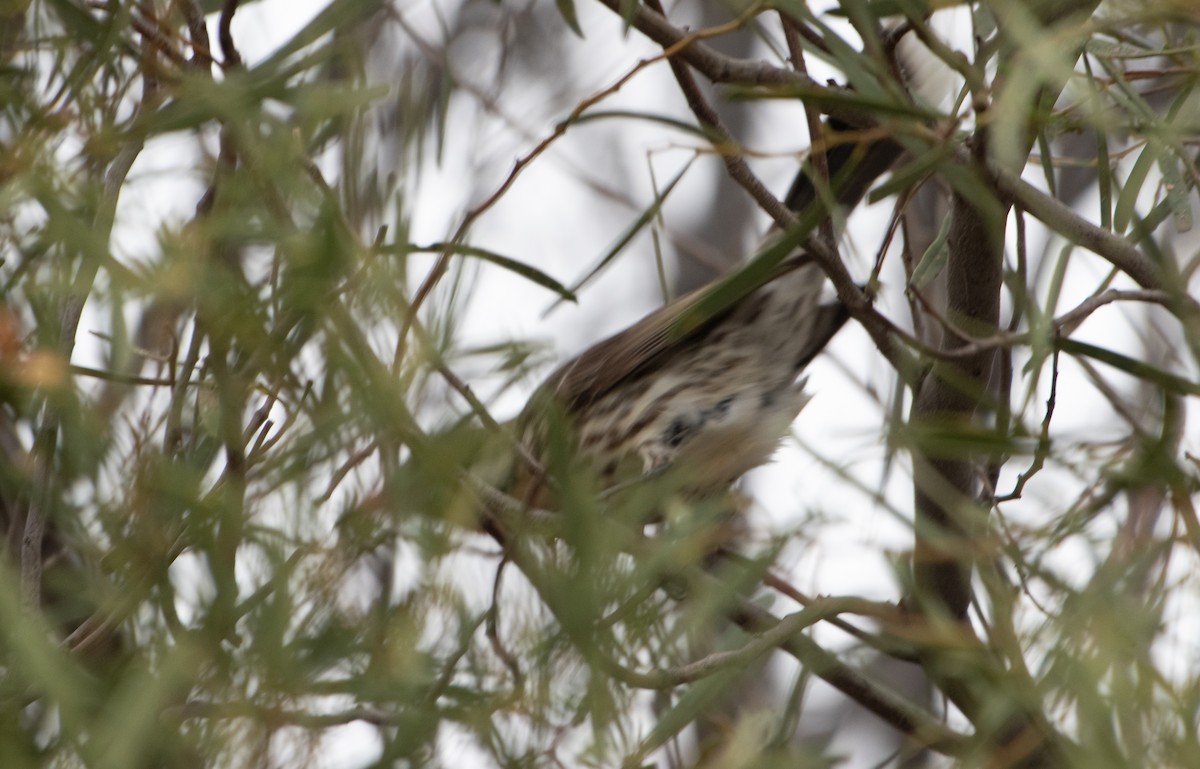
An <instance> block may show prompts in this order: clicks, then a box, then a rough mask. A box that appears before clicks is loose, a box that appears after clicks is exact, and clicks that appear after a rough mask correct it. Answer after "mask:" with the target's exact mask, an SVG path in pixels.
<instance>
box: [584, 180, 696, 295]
mask: <svg viewBox="0 0 1200 769" xmlns="http://www.w3.org/2000/svg"><path fill="white" fill-rule="evenodd" d="M691 167H692V161H690V160H689V161H688V162H687V163H686V164H685V165H684V167H683V168H681V169H680V170H679V173H677V174H675V177H674V178H672V179H671V181H670V182H668V183H667V186H666V188H665V189H663V191H662V192H660V193H659V194H658V195H656V196H655V197H654V200H652V201H651V202H650V205H649V206H648V207H647V208H646V209H645V210H643V211H642V213H641V215H640V216H638V218H637V219H636V220H634V222H633V224H631V225H629V227H628V228H627V229H626V230H625V232H623V233H621V235H620V237H618V238H617V241H616V242H615V243H613V245H612V246H610V247H609V249H608V251H606V252H605V253H604V254H603V255H602V256H601V257H600V260H599V261H598V262H596V264H595V266H593V267H592V268H591V269H590V270H588V271H587V273H586V274H585V275H584V276H583V277H582V278H580V279H579V281H578V282H576V283H575V285H574V286H572V287H571V289H570V291H571V292H573V293H578V292H579V291H580V290H581V289H582V288H583V287H584V286H586V285H587V284H588V283H590V282H591V281H592V280H593V279H594V278H595V277H596V276H597V275H599V274H600V273H601V272H602V271H603V270H604V268H606V267H607V266H608V265H609V263H611V262H612V260H613V259H615V258H616V257H617V255H618V254H620V253H621V251H622V250H624V248H625V247H626V246H627V245H629V242H630V241H631V240H633V239H634V237H635V236H637V234H638V233H639V232H641V231H642V230H643V229H644V228H645V227H646V225H648V224H650V222H652V221H654V218H655V217H656V216H658V212H659V210H661V209H662V207H663V203H665V202H666V200H667V196H669V195H670V194H671V192H672V191H673V190H674V189H675V185H676V184H679V182H680V180H681V179H683V176H684V174H686V173H687V172H688V169H689V168H691Z"/></svg>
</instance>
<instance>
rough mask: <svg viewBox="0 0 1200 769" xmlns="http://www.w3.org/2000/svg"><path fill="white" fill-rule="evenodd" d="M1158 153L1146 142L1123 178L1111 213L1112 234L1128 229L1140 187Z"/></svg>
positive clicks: (1157, 149)
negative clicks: (1123, 182)
mask: <svg viewBox="0 0 1200 769" xmlns="http://www.w3.org/2000/svg"><path fill="white" fill-rule="evenodd" d="M1158 153H1159V147H1158V145H1157V144H1156V143H1155V142H1154V141H1153V140H1147V142H1146V146H1145V147H1144V148H1143V149H1142V153H1141V154H1140V155H1138V159H1137V160H1136V161H1134V164H1133V168H1131V169H1129V175H1128V176H1127V177H1125V184H1124V186H1123V187H1122V188H1121V193H1120V194H1119V195H1118V196H1117V207H1116V210H1115V211H1114V212H1113V231H1114V232H1125V230H1126V229H1128V227H1129V222H1130V221H1131V220H1132V219H1133V214H1134V209H1135V207H1136V206H1137V199H1138V195H1139V194H1141V191H1142V186H1143V185H1144V184H1145V183H1146V176H1147V175H1148V174H1149V173H1150V168H1151V166H1153V165H1154V163H1155V162H1156V161H1157V160H1158Z"/></svg>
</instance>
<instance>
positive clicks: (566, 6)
mask: <svg viewBox="0 0 1200 769" xmlns="http://www.w3.org/2000/svg"><path fill="white" fill-rule="evenodd" d="M554 4H555V5H557V6H558V13H559V15H561V16H562V19H563V21H565V22H566V23H567V26H568V27H570V28H571V31H572V32H574V33H575V34H576V35H579V37H581V38H582V37H583V29H582V28H581V27H580V26H579V16H578V14H576V13H575V0H554Z"/></svg>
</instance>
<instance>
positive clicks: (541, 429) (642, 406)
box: [511, 119, 902, 509]
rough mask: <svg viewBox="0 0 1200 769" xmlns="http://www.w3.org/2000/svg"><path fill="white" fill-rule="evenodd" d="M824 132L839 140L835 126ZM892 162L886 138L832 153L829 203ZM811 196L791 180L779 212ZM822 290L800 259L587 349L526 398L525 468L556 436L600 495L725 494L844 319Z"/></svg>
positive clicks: (694, 296)
mask: <svg viewBox="0 0 1200 769" xmlns="http://www.w3.org/2000/svg"><path fill="white" fill-rule="evenodd" d="M827 127H828V130H829V131H830V132H832V133H837V132H843V133H844V132H845V131H847V130H848V128H849V127H848V126H846V125H845V124H843V123H840V122H838V121H836V120H833V119H830V120H828V121H827ZM901 154H902V150H901V148H900V146H899V145H898V144H897V143H896V142H894V141H893V140H892V139H890V138H888V137H886V136H885V137H880V136H875V137H874V138H871V139H868V140H865V141H864V142H862V143H855V142H845V143H831V147H830V149H829V150H828V151H827V153H826V161H827V165H828V170H829V180H830V188H831V189H832V191H833V198H834V199H835V200H836V202H837V204H838V205H841V206H853V205H855V204H857V202H858V201H859V200H860V199H861V198H862V196H863V195H864V194H865V193H866V190H867V189H868V188H869V187H870V185H871V184H872V183H873V182H874V181H875V180H876V179H877V178H878V177H880V176H881V175H882V174H884V173H886V172H887V170H888V169H890V168H891V167H892V165H893V164H894V163H895V162H896V160H897V159H898V158H899V157H900V155H901ZM818 193H819V187H818V185H817V183H815V182H814V181H813V179H812V178H811V177H810V176H809V175H808V174H806V173H803V172H802V173H800V174H798V175H797V177H796V179H795V181H794V182H793V184H792V186H791V189H789V191H788V194H787V196H786V197H785V199H784V203H785V204H786V205H787V206H788V207H789V208H790V209H791V210H793V211H795V212H807V211H809V210H810V207H813V206H819V207H821V210H820V211H819V213H820V214H821V215H828V211H826V210H825V201H824V199H823V198H822V196H821V195H820V194H818ZM779 236H780V233H778V232H776V233H775V234H774V237H779ZM824 282H825V275H824V272H823V270H822V269H821V267H820V266H819V264H818V263H817V262H816V261H815V260H814V259H813V258H812V257H811V256H810V255H808V254H806V253H804V252H803V251H800V252H799V253H796V254H793V255H790V256H789V257H787V258H786V259H785V260H783V261H782V262H781V263H780V264H779V265H778V266H777V267H776V268H775V270H774V272H773V273H772V274H771V275H770V276H769V278H768V279H767V280H766V281H765V282H764V283H763V284H762V285H761V286H759V287H758V288H756V289H755V290H753V291H751V292H750V293H748V294H746V295H745V296H743V297H742V298H741V299H739V300H737V301H735V302H734V303H733V304H732V305H731V306H729V307H727V308H726V309H724V310H722V311H720V312H718V313H717V314H716V315H713V316H712V317H708V318H705V319H704V320H703V321H702V322H700V323H692V324H688V323H685V322H684V321H685V320H686V319H688V318H689V317H690V314H694V313H695V312H696V309H697V307H698V305H700V304H701V303H702V302H704V301H705V300H706V299H708V298H709V297H711V296H712V295H713V293H714V292H715V291H717V290H719V289H720V288H721V284H720V281H719V280H718V281H716V282H714V283H712V284H709V285H708V286H705V287H702V288H700V289H697V290H696V291H693V292H691V293H689V294H686V295H684V296H682V297H680V298H678V299H676V300H675V301H673V302H670V303H668V304H666V305H664V306H663V307H661V308H659V309H658V310H655V311H653V312H651V313H650V314H648V315H646V316H645V317H643V318H642V319H641V320H639V321H637V322H635V323H634V324H633V325H632V326H630V327H628V328H626V329H625V330H623V331H620V332H618V333H616V334H615V335H613V336H611V337H609V338H607V339H605V340H603V341H600V342H598V343H597V344H595V345H593V346H592V347H590V348H588V349H587V350H585V351H584V352H582V353H581V354H579V355H578V356H576V357H575V358H573V359H571V360H569V361H567V362H566V363H564V364H563V365H561V366H560V367H559V368H557V369H556V370H555V371H554V372H553V373H551V374H550V375H549V376H548V377H547V378H546V380H545V381H544V382H543V383H542V384H541V385H540V386H539V387H538V388H537V390H536V391H535V392H534V395H533V396H532V397H531V398H530V399H529V401H528V403H527V405H526V407H525V409H524V410H523V412H522V414H521V415H520V416H519V417H518V422H517V424H518V434H519V435H520V436H521V437H520V439H521V440H522V442H523V444H524V446H525V448H526V450H527V454H526V456H531V457H534V458H538V459H540V460H542V461H544V460H545V459H546V457H547V454H548V451H549V450H550V447H551V444H552V443H553V441H554V437H555V435H554V431H555V430H557V429H559V428H560V427H561V428H562V429H563V431H564V432H565V434H566V435H567V439H568V446H569V451H570V452H571V453H572V455H573V456H575V457H577V458H578V459H579V460H581V462H582V464H583V466H585V467H587V468H589V470H590V472H592V473H594V475H595V476H596V478H597V480H598V482H599V485H600V487H601V488H602V489H611V488H614V487H615V486H618V485H620V484H622V483H624V482H626V481H629V480H636V479H639V478H645V477H648V476H654V475H657V474H661V473H664V472H666V471H668V470H670V471H672V472H675V473H677V474H679V476H680V478H681V481H680V482H681V483H682V485H683V488H684V489H685V490H686V491H687V492H688V493H689V494H691V495H692V496H703V495H705V494H710V493H713V492H716V491H719V490H722V489H727V488H729V487H731V486H732V485H733V484H734V483H735V482H736V481H737V480H738V479H739V478H740V477H741V476H742V475H744V474H745V473H746V472H748V471H749V470H752V469H753V468H755V467H758V466H759V465H762V464H765V463H766V462H767V461H769V460H770V458H771V456H772V455H773V454H774V452H775V450H776V449H777V448H778V446H779V445H780V443H781V442H782V440H783V438H784V436H785V435H786V434H787V432H788V430H789V428H790V425H791V424H792V423H793V422H794V421H795V419H796V417H797V416H798V415H799V413H800V411H801V410H802V409H803V408H804V406H805V404H806V403H808V400H809V395H808V394H807V393H806V391H805V382H806V380H805V378H804V377H803V372H804V369H805V367H806V366H807V365H808V364H809V363H810V362H811V361H812V360H813V358H815V357H816V356H817V355H818V354H819V353H820V352H821V351H822V350H823V349H824V348H825V346H826V345H827V344H828V342H829V341H830V340H831V339H832V338H833V336H834V335H835V334H836V333H837V332H838V330H839V329H841V328H842V326H843V325H844V324H845V323H846V321H847V319H848V318H849V313H848V311H847V309H846V307H845V306H844V305H843V304H842V303H840V302H837V301H833V302H828V301H823V300H822V295H823V290H822V289H823V286H824ZM681 329H684V330H681ZM518 473H519V476H520V477H519V478H518V479H517V480H516V481H515V483H513V484H512V486H511V488H513V489H514V492H513V496H514V497H516V498H517V499H518V500H520V501H521V502H522V503H523V504H526V505H528V506H531V507H537V508H542V509H552V508H553V506H554V504H555V494H554V489H553V484H552V483H550V482H549V481H548V479H547V477H546V474H545V472H544V471H541V472H539V471H537V469H536V468H535V469H531V468H529V467H527V466H522V467H521V468H520V469H519V470H518Z"/></svg>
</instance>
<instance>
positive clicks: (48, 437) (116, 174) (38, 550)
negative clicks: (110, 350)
mask: <svg viewBox="0 0 1200 769" xmlns="http://www.w3.org/2000/svg"><path fill="white" fill-rule="evenodd" d="M143 5H144V6H146V7H148V6H149V5H150V4H149V3H148V2H147V3H143ZM146 7H144V8H143V10H147V8H146ZM142 43H143V44H142V50H141V69H142V78H143V82H144V88H143V92H142V100H141V102H140V103H139V104H138V108H137V109H138V112H145V111H147V110H152V109H154V108H155V107H156V106H157V104H158V103H159V101H160V91H159V83H158V79H157V77H156V76H155V75H154V72H155V71H156V68H157V63H156V56H157V54H156V53H155V51H156V48H155V46H154V44H153V42H152V41H151V40H150V38H148V37H146V36H143V38H142ZM143 146H144V141H143V140H142V138H140V137H138V136H132V135H131V136H130V137H129V138H128V139H127V141H126V143H125V144H124V146H122V148H121V149H120V150H119V151H118V152H117V154H116V156H115V157H114V158H113V160H112V162H111V163H110V164H109V166H108V170H107V171H106V172H105V174H104V183H103V188H102V194H101V196H100V200H99V203H98V205H97V208H96V211H95V213H94V215H93V217H92V228H93V229H94V230H95V231H96V232H98V233H101V234H102V236H103V237H104V238H105V239H107V237H108V235H109V234H111V232H112V226H113V221H114V219H115V218H116V211H117V199H118V198H119V197H120V194H121V188H122V187H124V185H125V179H126V177H127V176H128V175H129V170H130V169H131V168H132V167H133V162H134V161H135V160H136V159H137V157H138V155H139V154H141V151H142V147H143ZM79 258H80V266H79V269H78V271H77V272H76V274H75V279H74V280H73V281H72V282H71V287H70V289H69V290H68V292H67V295H66V297H65V298H64V300H63V306H62V310H61V311H60V313H59V317H58V328H57V329H56V330H55V335H56V338H57V347H58V349H57V352H58V354H59V355H60V356H61V357H62V360H63V362H64V363H69V362H70V360H71V355H72V354H73V353H74V351H75V335H76V333H77V332H78V331H79V320H80V318H81V317H82V316H83V307H84V305H85V304H86V303H87V299H88V296H89V295H90V294H91V292H92V288H93V285H94V284H95V281H96V275H97V274H98V272H99V270H100V255H99V254H96V253H80V254H79ZM60 427H61V415H60V414H59V413H58V408H57V407H56V406H55V405H54V404H53V403H52V402H50V401H49V400H47V401H46V402H45V403H44V405H43V407H42V419H41V425H40V426H39V428H38V430H37V434H36V436H35V439H34V446H33V458H34V466H35V468H36V469H35V472H34V482H33V487H32V489H31V491H30V494H29V498H28V500H27V501H26V505H25V508H26V509H25V523H24V530H23V532H22V536H21V602H22V605H24V606H25V607H26V608H27V609H34V608H37V607H38V606H39V605H40V604H41V600H42V571H43V567H44V563H43V561H42V546H43V543H44V542H45V538H46V526H47V522H48V516H49V509H50V507H51V506H52V501H51V500H52V497H53V492H54V487H55V485H56V478H55V455H56V453H57V447H58V438H59V435H58V433H59V428H60Z"/></svg>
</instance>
